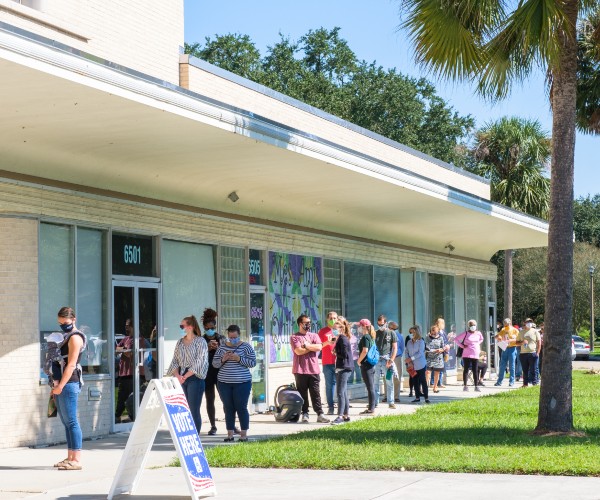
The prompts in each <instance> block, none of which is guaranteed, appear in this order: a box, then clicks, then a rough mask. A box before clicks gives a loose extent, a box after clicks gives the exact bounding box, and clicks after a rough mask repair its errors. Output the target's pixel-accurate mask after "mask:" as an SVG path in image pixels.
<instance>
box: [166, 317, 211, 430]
mask: <svg viewBox="0 0 600 500" xmlns="http://www.w3.org/2000/svg"><path fill="white" fill-rule="evenodd" d="M179 328H180V329H181V334H182V335H183V337H182V338H180V339H179V340H178V341H177V344H175V352H174V353H173V361H171V366H169V369H168V370H167V374H168V375H172V376H174V377H176V378H177V380H179V383H180V384H181V387H182V388H183V392H184V394H185V398H186V399H187V402H188V405H189V406H190V413H191V414H192V418H193V419H194V425H195V426H196V430H197V431H198V434H200V428H201V427H202V418H201V417H200V406H201V405H202V397H203V396H204V379H205V378H206V372H207V371H208V346H207V345H206V340H204V339H203V338H202V334H201V332H200V326H199V325H198V321H197V320H196V317H195V316H187V317H185V318H183V319H182V320H181V324H180V325H179Z"/></svg>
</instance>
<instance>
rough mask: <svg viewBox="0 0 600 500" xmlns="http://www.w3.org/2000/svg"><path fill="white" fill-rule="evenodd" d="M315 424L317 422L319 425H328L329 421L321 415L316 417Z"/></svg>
mask: <svg viewBox="0 0 600 500" xmlns="http://www.w3.org/2000/svg"><path fill="white" fill-rule="evenodd" d="M317 422H319V423H320V424H328V423H329V422H330V420H329V419H328V418H327V417H326V416H325V415H323V414H322V413H321V414H320V415H319V416H318V417H317Z"/></svg>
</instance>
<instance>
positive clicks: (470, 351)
mask: <svg viewBox="0 0 600 500" xmlns="http://www.w3.org/2000/svg"><path fill="white" fill-rule="evenodd" d="M482 342H483V335H482V334H481V332H480V331H479V330H477V321H475V320H474V319H470V320H469V322H468V323H467V330H466V331H464V332H463V333H461V334H460V335H459V336H458V337H456V343H457V344H458V345H459V346H460V347H462V348H463V354H462V359H463V391H468V390H469V387H468V386H467V380H468V379H469V370H471V371H472V372H473V383H474V385H475V392H479V391H481V389H480V388H479V372H478V370H477V363H478V362H479V354H480V352H481V343H482Z"/></svg>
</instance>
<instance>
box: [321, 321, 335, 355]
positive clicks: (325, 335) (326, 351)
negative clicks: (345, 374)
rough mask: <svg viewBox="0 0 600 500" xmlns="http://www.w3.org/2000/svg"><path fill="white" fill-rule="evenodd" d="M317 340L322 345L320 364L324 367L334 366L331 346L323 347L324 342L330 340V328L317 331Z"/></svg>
mask: <svg viewBox="0 0 600 500" xmlns="http://www.w3.org/2000/svg"><path fill="white" fill-rule="evenodd" d="M319 338H320V339H321V343H322V344H323V348H322V349H321V363H322V364H324V365H334V364H335V356H334V354H333V346H332V345H325V342H327V341H328V340H331V328H329V327H328V326H326V327H325V328H321V329H320V330H319Z"/></svg>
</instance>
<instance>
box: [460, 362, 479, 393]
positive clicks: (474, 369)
mask: <svg viewBox="0 0 600 500" xmlns="http://www.w3.org/2000/svg"><path fill="white" fill-rule="evenodd" d="M478 361H479V360H478V359H477V358H463V365H464V366H463V385H465V386H466V385H467V380H468V379H469V370H471V371H472V372H473V382H474V383H475V386H478V385H479V373H478V370H477V362H478Z"/></svg>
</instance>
